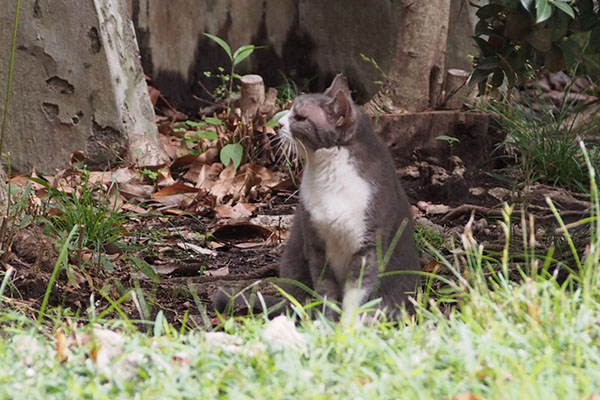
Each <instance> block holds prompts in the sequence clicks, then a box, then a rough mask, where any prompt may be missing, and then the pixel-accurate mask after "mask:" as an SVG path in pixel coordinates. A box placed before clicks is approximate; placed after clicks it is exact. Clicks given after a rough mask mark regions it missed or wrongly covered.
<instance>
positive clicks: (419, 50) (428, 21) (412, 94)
mask: <svg viewBox="0 0 600 400" xmlns="http://www.w3.org/2000/svg"><path fill="white" fill-rule="evenodd" d="M401 1H402V4H403V10H402V17H401V19H400V21H399V30H398V36H397V38H396V48H395V51H394V56H393V57H392V63H391V67H390V70H389V72H388V74H387V77H386V81H385V83H384V85H383V86H382V88H381V90H379V92H378V93H377V94H375V96H373V98H372V99H371V100H370V101H369V102H368V103H367V104H365V106H364V108H365V111H366V112H367V113H368V114H370V115H378V114H381V113H382V112H394V111H409V112H418V111H424V110H426V109H431V108H435V107H436V106H437V103H438V97H439V95H440V93H441V90H442V84H443V79H444V60H445V56H446V42H447V38H448V24H449V19H450V0H427V1H423V0H401Z"/></svg>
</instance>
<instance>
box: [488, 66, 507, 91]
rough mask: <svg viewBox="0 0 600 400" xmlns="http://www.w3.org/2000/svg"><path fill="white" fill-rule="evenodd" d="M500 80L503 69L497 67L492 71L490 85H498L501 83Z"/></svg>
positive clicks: (501, 79)
mask: <svg viewBox="0 0 600 400" xmlns="http://www.w3.org/2000/svg"><path fill="white" fill-rule="evenodd" d="M502 82H504V71H502V70H501V69H500V68H498V69H497V70H496V71H494V74H493V75H492V82H491V83H492V87H493V88H497V87H500V85H502Z"/></svg>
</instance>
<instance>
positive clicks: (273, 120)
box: [267, 110, 290, 128]
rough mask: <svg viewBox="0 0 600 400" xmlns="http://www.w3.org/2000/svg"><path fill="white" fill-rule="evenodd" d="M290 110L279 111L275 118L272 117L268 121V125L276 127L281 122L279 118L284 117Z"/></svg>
mask: <svg viewBox="0 0 600 400" xmlns="http://www.w3.org/2000/svg"><path fill="white" fill-rule="evenodd" d="M289 112H290V110H283V111H279V112H278V113H277V114H275V115H273V118H271V119H270V120H269V122H267V126H270V127H271V128H275V127H276V126H277V123H278V122H279V120H280V119H281V118H283V116H284V115H285V114H287V113H289Z"/></svg>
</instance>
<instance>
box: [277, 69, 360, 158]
mask: <svg viewBox="0 0 600 400" xmlns="http://www.w3.org/2000/svg"><path fill="white" fill-rule="evenodd" d="M356 113H357V110H355V109H354V103H353V102H352V97H351V95H350V90H349V89H348V82H347V80H346V77H345V76H344V75H342V74H339V75H337V76H336V77H335V79H334V80H333V82H332V83H331V86H330V87H329V88H327V90H325V92H323V93H322V94H305V95H301V96H298V97H297V98H296V99H295V100H294V103H293V104H292V109H291V110H290V112H289V113H287V114H286V115H285V116H284V117H282V118H281V119H280V120H279V126H280V129H279V134H280V135H281V137H282V139H283V140H284V141H286V142H288V143H291V142H294V141H295V142H299V143H300V146H299V147H300V148H304V149H305V150H307V151H315V150H317V149H321V148H330V147H335V146H344V145H346V144H347V143H348V142H349V141H350V140H351V139H352V137H353V135H354V134H355V131H356V129H355V125H356V117H357V115H356Z"/></svg>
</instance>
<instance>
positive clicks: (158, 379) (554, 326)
mask: <svg viewBox="0 0 600 400" xmlns="http://www.w3.org/2000/svg"><path fill="white" fill-rule="evenodd" d="M599 317H600V307H599V304H598V303H597V302H596V301H591V302H588V303H587V304H586V302H584V301H583V297H582V296H581V293H580V292H579V293H577V292H576V293H574V294H570V293H567V292H565V290H563V289H561V288H560V287H558V286H557V285H556V284H554V283H552V282H534V281H530V282H528V283H525V284H523V285H515V286H510V287H507V288H505V290H500V291H499V292H497V293H495V294H494V295H493V296H479V295H477V294H476V295H473V296H471V297H470V298H469V301H468V302H467V303H465V304H463V305H462V310H461V311H456V310H455V311H453V312H451V313H450V315H449V316H445V315H443V314H441V313H439V312H436V311H431V312H428V311H424V310H421V311H420V312H419V314H418V316H417V319H418V320H419V323H418V324H416V323H409V324H406V325H404V326H401V327H400V328H396V327H392V326H390V325H386V324H381V325H378V326H375V327H362V328H357V329H343V328H341V327H340V326H335V327H333V328H328V327H327V324H326V323H323V322H322V321H314V322H311V321H304V322H302V323H301V324H300V326H299V327H298V328H297V330H298V331H299V332H300V333H301V334H302V335H305V336H304V338H305V347H304V348H302V346H293V345H290V346H288V347H282V348H279V347H277V346H272V345H271V344H270V343H269V341H267V340H266V339H265V331H267V330H268V324H267V323H265V322H264V321H263V320H262V319H251V318H248V319H244V320H241V322H240V325H232V324H230V325H231V326H230V328H229V333H228V334H221V335H227V336H225V340H218V339H219V338H216V337H215V336H214V335H215V334H214V333H207V332H204V331H202V330H198V329H196V330H192V331H189V332H187V333H184V334H182V335H180V334H179V333H177V332H174V331H172V330H170V329H167V332H166V333H161V332H158V333H159V335H160V336H158V337H153V336H152V335H147V334H142V333H139V332H136V331H133V330H131V329H125V330H123V329H122V326H121V325H122V324H121V323H120V322H119V321H116V322H112V323H107V324H105V326H106V327H107V328H112V329H114V330H115V331H116V332H120V333H119V334H117V335H116V337H117V339H118V340H117V341H115V342H119V341H120V340H122V344H120V343H118V346H117V347H122V352H120V351H116V352H115V354H116V356H115V358H114V359H113V360H111V361H110V362H106V363H105V362H104V361H102V360H101V357H100V356H99V357H98V359H97V360H98V361H95V360H94V359H93V357H92V354H93V352H94V349H96V350H97V348H98V342H99V343H100V348H102V346H104V348H105V350H106V349H108V348H109V347H110V346H109V345H108V344H107V343H111V341H102V340H97V342H96V343H94V341H90V342H89V343H87V344H84V345H83V346H81V347H78V346H76V345H71V347H70V348H69V356H68V359H67V360H66V361H64V362H60V361H59V360H58V359H57V357H56V347H57V345H56V339H55V338H54V337H53V336H52V335H50V334H49V333H48V332H46V331H45V330H43V329H42V330H40V329H38V328H36V327H35V326H34V325H32V324H31V323H29V322H28V321H26V320H23V318H22V317H21V316H19V315H18V314H16V313H14V312H8V311H4V312H2V315H1V316H0V326H2V332H1V334H0V335H1V338H2V340H0V398H12V397H14V396H15V395H16V394H17V393H18V397H19V398H32V399H33V398H48V397H49V396H50V397H55V398H134V397H135V398H153V397H156V398H195V399H196V398H202V399H210V398H235V399H243V398H248V399H250V398H253V399H257V398H269V399H278V398H308V399H313V398H315V399H318V398H340V399H346V398H366V399H368V398H390V399H398V398H411V399H417V398H418V399H444V398H449V397H451V396H453V395H455V394H457V393H460V392H472V393H475V394H478V395H480V396H482V397H484V398H486V399H585V398H587V397H588V396H590V395H591V394H593V393H597V392H598V387H599V385H600V373H599V372H598V371H600V369H599V368H600V348H599V347H600V324H599V319H598V318H599ZM86 330H87V331H88V332H89V327H88V328H86V327H84V328H80V329H78V330H77V331H78V337H84V336H85V335H86V333H85V332H86ZM163 331H164V329H163ZM288 336H289V335H285V336H284V338H285V337H288ZM136 396H137V397H136Z"/></svg>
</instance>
